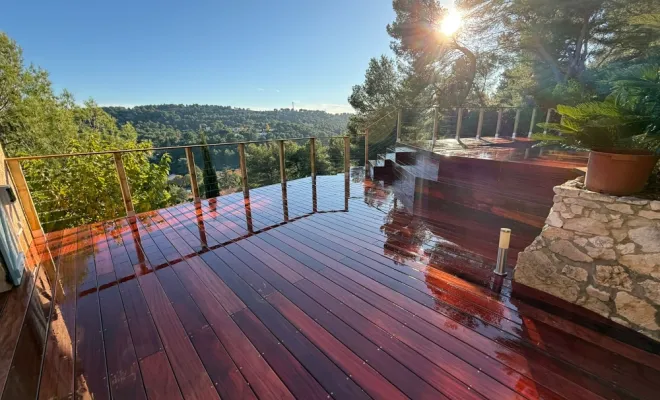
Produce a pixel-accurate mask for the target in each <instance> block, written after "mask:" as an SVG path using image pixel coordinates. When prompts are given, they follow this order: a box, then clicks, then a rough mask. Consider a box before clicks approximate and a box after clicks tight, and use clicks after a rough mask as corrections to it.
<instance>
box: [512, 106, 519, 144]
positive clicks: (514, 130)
mask: <svg viewBox="0 0 660 400" xmlns="http://www.w3.org/2000/svg"><path fill="white" fill-rule="evenodd" d="M519 123H520V108H518V109H516V120H515V121H514V123H513V133H512V134H511V139H515V138H516V135H517V134H518V124H519Z"/></svg>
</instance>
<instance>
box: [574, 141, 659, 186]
mask: <svg viewBox="0 0 660 400" xmlns="http://www.w3.org/2000/svg"><path fill="white" fill-rule="evenodd" d="M658 158H659V157H658V156H657V155H655V154H653V153H651V152H650V151H646V150H613V149H595V150H592V151H591V152H590V153H589V165H588V167H587V177H586V178H585V181H584V183H585V186H586V187H587V189H589V190H591V191H594V192H600V193H607V194H612V195H616V196H625V195H629V194H633V193H637V192H640V191H641V190H642V189H644V186H645V185H646V181H648V179H649V176H650V175H651V172H652V171H653V168H654V167H655V164H656V163H657V162H658Z"/></svg>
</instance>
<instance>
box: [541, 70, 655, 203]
mask: <svg viewBox="0 0 660 400" xmlns="http://www.w3.org/2000/svg"><path fill="white" fill-rule="evenodd" d="M557 112H558V113H559V114H560V115H561V122H560V123H558V124H557V123H548V124H545V123H544V124H539V125H540V126H542V127H543V128H545V129H549V130H551V131H554V133H549V134H539V135H535V137H536V139H537V140H540V141H541V145H549V144H560V145H562V146H564V147H568V148H571V149H576V150H589V151H590V153H589V164H588V166H587V176H586V178H585V186H586V188H587V189H589V190H592V191H595V192H601V193H608V194H613V195H618V196H623V195H629V194H633V193H637V192H640V191H642V190H643V189H644V186H645V185H646V182H647V181H648V178H649V176H650V175H651V173H652V172H653V169H654V168H655V166H656V164H657V162H658V159H659V154H660V152H659V150H660V66H658V65H655V66H645V67H642V68H637V69H635V70H634V71H633V73H632V74H630V75H629V76H627V77H626V78H625V79H620V80H617V81H615V82H614V84H613V91H612V93H611V94H610V95H609V96H608V97H607V98H606V99H605V101H601V102H588V103H582V104H578V105H577V106H575V107H569V106H563V105H559V106H557Z"/></svg>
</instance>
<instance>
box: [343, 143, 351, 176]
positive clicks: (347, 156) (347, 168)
mask: <svg viewBox="0 0 660 400" xmlns="http://www.w3.org/2000/svg"><path fill="white" fill-rule="evenodd" d="M350 172H351V138H350V137H348V136H344V174H345V176H346V177H348V175H349V173H350Z"/></svg>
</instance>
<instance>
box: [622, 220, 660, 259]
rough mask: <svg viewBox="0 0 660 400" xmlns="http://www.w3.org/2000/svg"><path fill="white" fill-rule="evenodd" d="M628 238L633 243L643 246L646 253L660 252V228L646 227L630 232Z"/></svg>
mask: <svg viewBox="0 0 660 400" xmlns="http://www.w3.org/2000/svg"><path fill="white" fill-rule="evenodd" d="M628 237H629V238H630V240H632V241H633V242H635V243H637V244H638V245H640V246H642V251H644V252H645V253H657V252H660V227H658V226H644V227H642V228H635V229H631V230H629V231H628Z"/></svg>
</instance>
